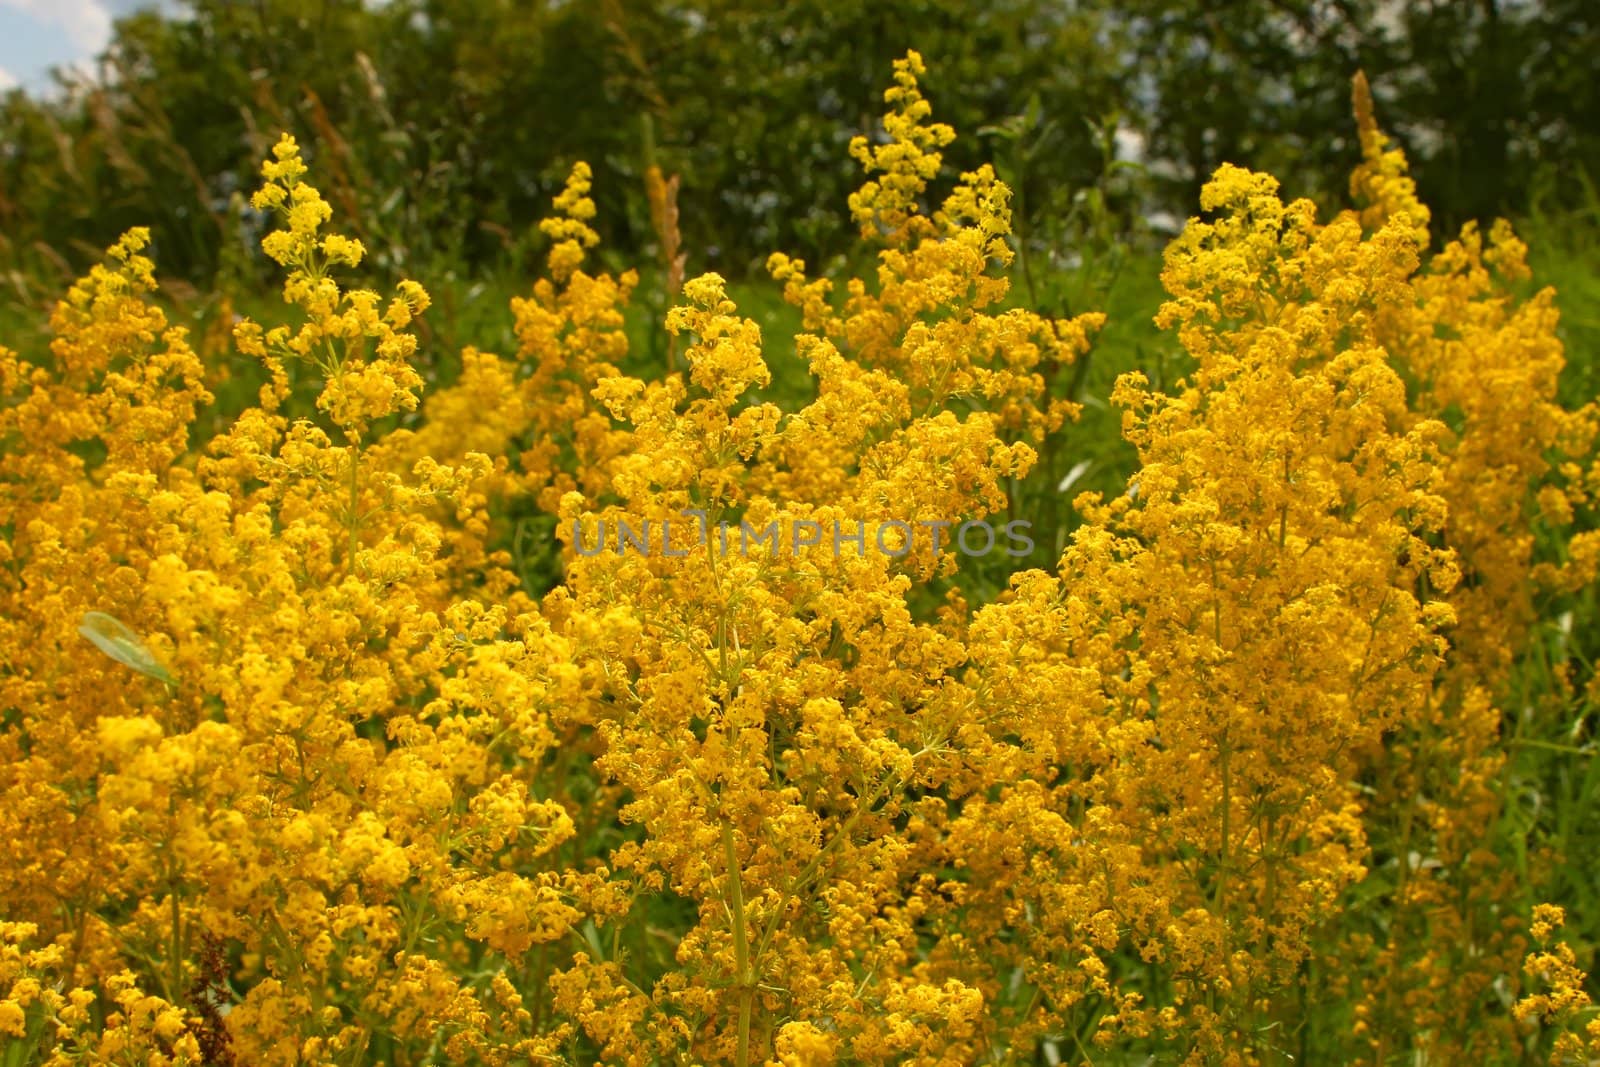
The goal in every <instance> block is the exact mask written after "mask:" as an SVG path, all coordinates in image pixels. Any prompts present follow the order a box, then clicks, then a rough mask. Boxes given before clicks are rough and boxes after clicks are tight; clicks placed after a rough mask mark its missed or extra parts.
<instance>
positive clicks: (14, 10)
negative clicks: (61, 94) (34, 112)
mask: <svg viewBox="0 0 1600 1067" xmlns="http://www.w3.org/2000/svg"><path fill="white" fill-rule="evenodd" d="M147 6H151V0H0V89H10V88H14V87H16V86H19V85H20V86H22V87H23V88H24V89H31V90H40V89H46V88H48V87H49V86H50V76H49V72H50V68H51V67H54V66H71V65H73V64H76V63H84V62H87V61H89V60H92V59H93V58H94V57H95V55H96V54H97V53H99V52H100V51H102V50H103V49H104V48H105V46H106V42H108V41H109V40H110V39H111V22H112V20H113V19H115V18H116V17H117V16H118V15H125V14H127V13H128V12H130V11H133V10H134V9H136V8H140V7H147Z"/></svg>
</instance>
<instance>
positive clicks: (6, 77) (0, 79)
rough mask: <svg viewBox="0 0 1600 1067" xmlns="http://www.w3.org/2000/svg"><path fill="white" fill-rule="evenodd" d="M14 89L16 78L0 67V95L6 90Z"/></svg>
mask: <svg viewBox="0 0 1600 1067" xmlns="http://www.w3.org/2000/svg"><path fill="white" fill-rule="evenodd" d="M16 87H17V79H16V76H15V75H14V74H12V73H11V72H10V71H9V70H7V69H6V68H4V67H0V93H3V92H5V91H6V90H7V89H15V88H16Z"/></svg>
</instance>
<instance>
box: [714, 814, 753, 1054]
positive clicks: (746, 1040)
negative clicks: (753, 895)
mask: <svg viewBox="0 0 1600 1067" xmlns="http://www.w3.org/2000/svg"><path fill="white" fill-rule="evenodd" d="M722 851H723V853H724V854H725V855H726V857H727V861H728V896H729V897H730V898H731V899H730V900H729V902H728V906H729V909H730V910H731V911H732V912H733V952H734V970H735V971H736V972H737V976H736V978H735V982H736V984H737V988H738V990H739V1045H738V1052H737V1054H736V1055H735V1059H734V1062H735V1063H736V1064H737V1065H738V1067H749V1063H750V1012H751V1009H752V1008H753V1006H754V1004H753V1001H754V996H755V981H754V976H753V975H752V974H751V973H750V938H749V934H748V932H747V931H746V929H745V914H744V883H743V880H742V879H741V878H740V874H739V857H738V855H737V853H736V852H735V851H734V847H733V824H732V823H731V822H729V821H728V818H727V816H726V815H724V816H723V818H722Z"/></svg>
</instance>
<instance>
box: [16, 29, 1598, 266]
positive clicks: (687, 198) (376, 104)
mask: <svg viewBox="0 0 1600 1067" xmlns="http://www.w3.org/2000/svg"><path fill="white" fill-rule="evenodd" d="M908 47H915V48H917V49H918V50H919V51H921V52H922V53H923V55H924V56H925V57H926V58H927V60H928V63H929V68H930V71H929V76H928V78H927V79H926V86H925V87H926V89H927V91H928V93H929V95H930V97H931V98H932V99H933V101H934V103H935V106H936V107H937V109H938V114H939V117H940V118H942V119H943V120H944V121H948V122H950V123H952V124H953V125H955V127H956V129H957V130H958V131H959V132H960V133H961V134H962V135H963V137H962V139H961V140H960V141H958V142H957V144H956V145H955V146H954V148H953V150H952V151H951V153H950V155H949V160H950V162H951V164H952V165H953V166H956V167H960V166H966V165H970V164H972V163H974V162H977V161H979V160H985V159H989V158H991V157H996V156H998V157H999V158H1000V160H1001V162H1002V163H1003V164H1005V165H1006V166H1007V167H1008V169H1009V170H1010V172H1011V174H1010V176H1011V178H1012V179H1013V181H1014V182H1015V184H1016V185H1017V187H1018V194H1019V195H1018V205H1019V208H1020V212H1021V216H1022V226H1021V229H1022V230H1023V231H1024V232H1025V233H1028V234H1030V235H1031V236H1032V237H1033V239H1034V242H1035V243H1036V244H1037V245H1038V246H1039V248H1040V250H1041V256H1042V257H1044V256H1049V257H1053V258H1054V259H1056V260H1058V261H1059V260H1061V259H1064V258H1067V257H1069V256H1071V255H1072V254H1073V253H1074V251H1081V250H1078V249H1076V248H1075V246H1074V245H1073V243H1072V241H1071V238H1072V237H1073V236H1074V234H1073V233H1072V232H1070V231H1071V226H1069V225H1066V224H1067V223H1068V222H1069V221H1070V222H1072V223H1078V222H1080V221H1081V218H1082V215H1083V211H1082V210H1081V208H1082V206H1083V202H1084V198H1085V196H1086V195H1087V194H1088V193H1090V192H1091V191H1093V192H1095V193H1097V194H1098V195H1099V196H1100V197H1102V198H1103V200H1104V207H1105V210H1106V212H1107V213H1108V225H1109V227H1110V230H1111V232H1114V233H1115V234H1116V235H1118V236H1120V237H1124V238H1127V239H1130V240H1138V239H1140V238H1148V236H1149V230H1150V227H1149V226H1148V225H1146V221H1147V220H1149V219H1151V218H1156V219H1167V220H1173V221H1176V220H1181V219H1182V218H1184V217H1185V216H1187V215H1188V214H1190V212H1191V205H1192V204H1193V203H1194V198H1195V194H1196V192H1197V191H1198V189H1199V186H1200V184H1201V183H1202V182H1203V181H1204V180H1205V178H1206V177H1208V176H1209V174H1210V172H1211V171H1212V170H1213V169H1214V168H1215V167H1216V166H1217V164H1219V163H1221V162H1223V161H1230V162H1236V163H1239V164H1241V165H1246V166H1251V167H1254V168H1256V169H1262V170H1267V171H1270V172H1271V173H1273V174H1275V175H1278V176H1279V177H1280V178H1281V179H1283V181H1284V182H1285V185H1286V187H1287V188H1288V189H1290V190H1291V191H1292V192H1293V193H1295V194H1296V195H1314V196H1316V197H1318V198H1319V199H1320V200H1322V201H1324V202H1325V203H1329V204H1331V203H1334V202H1337V201H1338V199H1339V198H1340V197H1341V196H1342V195H1343V190H1344V183H1345V175H1346V174H1347V173H1348V171H1349V166H1350V164H1351V161H1352V159H1353V157H1354V151H1355V149H1354V127H1353V123H1352V122H1351V120H1350V107H1349V84H1350V77H1351V75H1353V74H1354V73H1355V71H1356V70H1357V69H1360V68H1364V69H1366V71H1367V72H1368V74H1369V76H1370V77H1371V79H1372V81H1373V84H1374V87H1375V92H1376V94H1377V97H1378V101H1379V107H1380V114H1381V116H1382V119H1383V121H1384V124H1385V126H1386V127H1387V128H1389V129H1391V130H1393V131H1395V132H1396V134H1397V135H1398V139H1399V141H1400V142H1401V144H1402V145H1403V147H1404V148H1405V149H1406V150H1407V153H1408V155H1409V157H1410V158H1411V160H1412V161H1413V164H1414V166H1415V168H1416V171H1417V173H1418V175H1419V179H1420V184H1421V192H1422V196H1423V199H1424V200H1425V201H1426V202H1427V203H1428V204H1430V205H1431V206H1432V208H1433V209H1434V212H1435V218H1436V220H1437V221H1438V223H1439V224H1440V226H1441V227H1443V228H1444V229H1445V230H1448V231H1454V230H1455V229H1456V228H1457V227H1458V226H1459V225H1460V223H1462V222H1464V221H1466V220H1467V219H1470V218H1487V217H1490V216H1493V215H1497V214H1505V215H1511V216H1514V217H1521V216H1524V215H1526V214H1528V213H1529V212H1530V211H1531V210H1532V209H1533V201H1534V199H1535V197H1542V198H1544V200H1545V201H1546V202H1547V207H1548V204H1557V205H1563V206H1572V205H1577V204H1580V203H1581V202H1582V199H1583V195H1584V189H1585V187H1586V175H1589V174H1595V173H1600V128H1597V124H1596V121H1595V119H1594V116H1595V115H1596V114H1597V113H1600V81H1597V80H1596V79H1595V78H1593V77H1592V70H1591V69H1590V66H1589V64H1590V63H1591V62H1592V57H1593V55H1594V54H1595V52H1596V50H1597V48H1600V8H1597V6H1596V5H1594V4H1593V3H1592V2H1590V0H1471V2H1464V0H1398V2H1397V0H1232V2H1220V3H1219V2H1217V0H985V2H982V3H978V2H963V0H807V2H802V3H786V4H774V3H770V2H767V0H389V2H385V3H382V4H363V3H361V2H360V0H184V2H183V3H181V4H177V5H174V6H173V7H172V8H171V9H170V10H169V12H168V13H165V14H163V13H161V12H157V11H145V12H142V13H139V14H136V15H133V16H131V17H127V18H124V19H122V20H121V21H119V22H118V24H117V26H116V29H115V34H114V37H113V41H112V45H111V47H110V50H109V52H108V53H107V54H106V56H105V57H104V59H103V60H102V62H101V64H100V69H101V78H100V79H99V82H98V84H79V85H76V86H75V87H73V88H71V89H65V88H64V89H63V91H61V92H58V93H55V94H52V95H51V97H50V98H49V99H46V100H40V99H33V98H30V97H28V96H26V95H24V94H23V93H22V92H20V91H13V92H11V93H10V94H8V95H7V97H6V98H5V100H4V103H3V105H0V145H3V148H0V233H3V234H4V240H3V241H0V269H4V270H5V271H6V272H7V273H8V275H10V282H11V285H12V287H13V288H18V287H24V288H25V286H26V284H27V279H28V278H29V277H30V276H32V275H36V274H39V273H41V272H47V271H48V270H50V269H53V270H55V271H56V272H58V273H62V274H67V273H71V272H72V271H73V270H76V269H79V268H81V267H82V266H83V265H84V264H85V263H87V262H91V261H93V260H94V259H95V258H97V257H98V255H99V250H100V249H101V248H103V247H104V246H105V245H106V244H107V243H108V242H110V241H111V240H113V239H114V238H115V237H116V236H117V234H118V233H119V232H120V231H121V230H123V229H125V228H126V227H127V226H130V225H134V224H148V225H152V226H153V227H154V228H155V231H156V237H157V253H158V256H159V261H160V263H161V265H162V269H163V271H164V272H165V273H166V275H167V276H169V277H180V278H183V279H185V280H187V281H189V282H191V283H194V284H197V285H200V284H204V283H206V282H208V281H210V280H211V279H212V278H213V277H215V276H216V275H217V274H218V273H219V272H224V271H227V270H229V269H230V268H231V267H238V266H239V264H240V263H243V262H245V257H243V256H239V255H235V254H236V253H240V252H242V251H243V250H244V249H246V248H247V247H249V237H250V231H251V228H252V227H253V226H254V225H255V224H256V220H254V219H253V218H251V216H250V215H248V214H247V213H246V212H244V211H243V210H242V205H241V203H240V201H239V200H238V199H237V198H236V194H237V193H239V191H240V190H248V189H249V188H252V187H253V182H254V180H255V168H256V166H257V163H258V161H259V160H260V159H261V158H262V156H263V155H264V154H265V151H266V149H267V147H268V145H269V144H270V143H271V141H272V140H273V139H275V136H276V133H277V131H279V130H280V129H288V130H290V131H291V132H293V133H295V134H296V135H298V136H299V137H300V138H301V140H302V142H303V143H305V144H307V145H309V146H314V147H315V149H316V150H317V156H318V166H319V168H320V169H321V170H322V171H323V172H324V173H326V174H327V175H328V177H327V179H325V180H326V181H328V182H330V183H331V184H332V185H333V189H332V192H333V194H334V195H336V196H337V198H338V200H339V201H340V203H339V204H338V206H339V207H341V208H344V209H345V213H346V214H347V216H352V217H356V218H359V219H360V220H361V225H362V226H363V227H364V228H365V229H366V231H367V233H366V236H368V237H369V238H371V241H370V243H371V246H372V248H373V250H374V251H375V252H377V253H378V254H379V255H380V256H381V257H383V258H382V259H381V260H380V263H379V265H380V266H386V267H391V268H398V269H406V270H412V271H415V272H417V273H419V274H420V273H424V271H425V272H426V273H427V274H428V275H430V276H438V275H440V274H442V273H443V272H444V270H447V269H454V270H457V271H460V272H481V271H483V270H485V269H488V268H490V267H492V266H502V265H510V266H513V267H516V266H519V265H521V264H523V263H525V262H526V256H527V253H528V248H529V244H530V224H531V223H532V222H533V221H534V220H535V219H537V218H538V217H539V216H540V215H541V214H542V213H543V212H544V211H545V209H546V206H547V205H548V203H549V198H550V196H551V195H552V194H553V193H554V192H555V191H556V190H557V189H558V188H559V182H560V180H561V179H562V178H563V177H564V176H565V174H566V170H567V168H568V167H569V166H570V164H571V163H572V162H573V161H574V160H577V159H583V160H586V161H588V162H589V163H590V164H591V165H592V166H593V167H594V168H595V172H596V196H597V199H598V200H599V203H600V206H601V220H600V221H601V224H602V226H603V228H604V233H605V236H606V238H607V240H608V244H609V245H610V246H611V247H612V248H614V249H616V250H617V251H618V252H620V253H624V254H633V253H637V252H639V251H641V250H643V249H644V247H645V246H647V245H648V244H649V242H650V240H651V237H650V233H651V229H650V226H649V216H648V211H647V209H646V206H645V202H644V197H643V186H642V175H643V171H644V168H645V167H646V166H647V165H649V164H650V163H651V162H659V163H660V165H661V166H662V167H663V169H664V170H666V171H667V172H668V173H678V174H680V175H681V178H682V183H683V185H682V192H681V194H680V199H681V202H682V225H683V229H684V237H685V244H686V247H687V248H689V249H690V250H691V260H692V262H691V263H690V269H691V271H693V270H696V269H716V270H719V271H721V272H722V273H724V274H725V275H728V276H739V275H742V274H745V273H747V272H749V271H750V270H751V269H752V268H753V267H755V266H756V265H758V264H759V263H760V262H761V261H762V260H763V259H764V258H765V256H766V254H767V253H768V252H769V251H771V250H772V249H774V248H782V249H784V250H786V251H790V252H792V253H797V254H800V255H805V256H807V257H809V258H812V259H813V261H815V260H816V259H817V258H819V257H823V256H827V255H831V254H834V253H837V252H840V251H841V250H843V249H845V248H847V247H848V246H849V237H850V234H849V228H848V226H847V225H845V224H844V219H843V214H844V213H843V210H842V209H843V206H844V197H845V196H846V195H847V193H848V191H849V190H850V189H851V188H853V187H854V184H855V182H856V175H855V174H854V173H853V167H852V166H850V165H848V164H846V163H844V160H845V146H846V144H847V143H848V140H849V138H850V136H852V135H853V134H855V133H857V132H861V131H864V130H868V129H870V128H871V127H872V124H873V122H874V121H875V119H876V116H877V115H878V114H879V113H880V111H881V100H880V93H881V89H882V86H883V84H884V72H885V71H887V70H888V69H889V65H890V62H891V61H892V60H893V59H894V58H895V57H897V56H899V55H902V54H904V52H905V50H906V49H907V48H908ZM1118 145H1120V146H1121V148H1122V151H1121V153H1120V154H1121V155H1122V156H1123V157H1124V158H1134V159H1137V160H1138V161H1139V162H1140V163H1141V164H1142V166H1140V167H1138V168H1130V167H1119V168H1111V167H1109V166H1108V164H1109V163H1110V162H1111V160H1112V155H1113V152H1114V150H1115V149H1116V147H1117V146H1118ZM842 164H843V165H842ZM1075 205H1077V206H1078V207H1079V208H1080V210H1079V211H1078V212H1077V213H1076V214H1074V212H1073V208H1074V206H1075ZM1146 246H1148V241H1146ZM236 260H237V261H238V262H235V261H236ZM419 261H423V262H421V263H419ZM19 274H20V277H19ZM26 295H32V294H31V293H29V294H26Z"/></svg>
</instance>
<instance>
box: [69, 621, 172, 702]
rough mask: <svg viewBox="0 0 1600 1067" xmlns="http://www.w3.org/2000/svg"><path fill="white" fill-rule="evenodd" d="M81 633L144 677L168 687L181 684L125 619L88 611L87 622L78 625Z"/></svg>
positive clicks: (113, 657)
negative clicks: (159, 661) (157, 660)
mask: <svg viewBox="0 0 1600 1067" xmlns="http://www.w3.org/2000/svg"><path fill="white" fill-rule="evenodd" d="M78 632H79V633H80V634H82V635H83V636H84V637H87V638H88V639H89V641H90V643H92V644H93V645H94V647H96V648H98V649H99V650H100V651H101V652H104V653H105V654H106V655H108V656H110V657H111V658H112V659H114V660H116V661H117V662H118V663H120V664H122V665H123V666H124V667H131V668H132V669H133V670H136V671H138V672H139V673H140V674H144V675H148V676H149V677H151V678H155V679H157V680H158V681H162V682H165V683H167V684H168V685H176V684H177V681H176V680H175V679H174V678H173V677H172V675H171V673H170V672H168V670H167V669H166V668H165V667H163V666H162V665H161V664H159V663H157V662H156V658H155V656H153V655H152V654H151V653H150V650H149V649H148V648H146V647H145V643H144V641H142V640H140V638H139V635H138V634H136V633H134V632H133V631H132V630H130V629H129V628H128V626H127V624H126V623H124V622H123V621H122V620H121V619H118V618H116V617H115V616H113V615H107V614H106V613H105V612H103V611H86V612H84V613H83V622H82V623H80V624H79V625H78Z"/></svg>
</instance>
